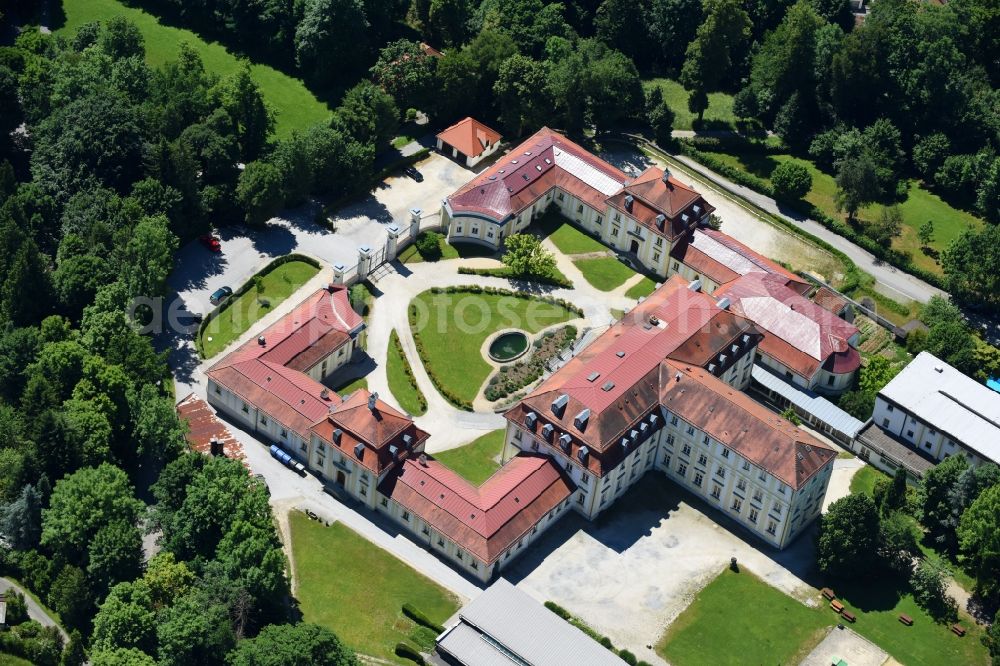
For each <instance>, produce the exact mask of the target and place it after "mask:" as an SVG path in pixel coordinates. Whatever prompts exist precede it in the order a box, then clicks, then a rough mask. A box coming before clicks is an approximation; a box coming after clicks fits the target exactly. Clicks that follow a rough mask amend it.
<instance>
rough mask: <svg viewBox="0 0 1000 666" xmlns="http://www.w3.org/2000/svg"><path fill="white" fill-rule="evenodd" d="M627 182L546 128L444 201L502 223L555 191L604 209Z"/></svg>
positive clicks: (617, 173) (576, 146)
mask: <svg viewBox="0 0 1000 666" xmlns="http://www.w3.org/2000/svg"><path fill="white" fill-rule="evenodd" d="M627 180H628V177H627V176H626V175H625V174H624V173H623V172H621V171H620V170H618V169H616V168H615V167H613V166H611V165H610V164H608V163H607V162H605V161H604V160H602V159H600V158H598V157H596V156H595V155H592V154H591V153H590V152H588V151H586V150H584V149H583V148H581V147H580V146H578V145H577V144H575V143H573V142H572V141H570V140H569V139H567V138H566V137H564V136H562V135H561V134H559V133H557V132H553V131H552V130H550V129H549V128H547V127H543V128H542V129H540V130H538V132H536V133H535V134H534V135H532V136H531V137H530V138H528V139H527V140H526V141H524V143H522V144H521V145H519V146H518V147H517V148H514V149H513V150H511V151H510V152H509V153H508V154H507V155H505V156H504V157H503V158H502V159H500V160H499V161H497V163H496V164H494V165H493V166H492V167H490V168H489V169H487V170H486V171H484V172H483V173H481V174H479V175H478V176H476V177H475V178H473V179H472V180H470V181H469V182H468V183H466V184H465V185H463V186H462V187H461V188H459V189H458V190H457V191H456V192H455V193H454V194H452V195H451V196H450V197H448V202H449V204H450V205H451V208H452V210H453V211H455V212H459V213H461V212H465V213H478V214H481V215H485V216H488V217H490V218H492V219H494V220H497V221H498V222H499V221H503V220H505V219H507V217H508V216H510V215H517V214H518V213H520V212H521V211H522V210H524V209H525V208H527V207H528V206H530V205H531V204H532V203H533V202H534V201H535V200H536V199H538V198H539V197H540V196H542V195H543V194H545V192H547V191H549V190H550V189H552V188H553V187H559V188H560V189H563V190H565V191H566V192H569V193H570V194H572V195H573V196H576V197H578V198H579V199H581V200H582V201H584V202H585V203H587V204H588V205H589V206H591V207H593V208H596V209H603V208H604V205H605V200H606V198H607V197H608V196H610V195H612V194H614V193H615V192H617V191H618V190H620V189H621V187H622V185H623V184H624V183H625V182H626V181H627Z"/></svg>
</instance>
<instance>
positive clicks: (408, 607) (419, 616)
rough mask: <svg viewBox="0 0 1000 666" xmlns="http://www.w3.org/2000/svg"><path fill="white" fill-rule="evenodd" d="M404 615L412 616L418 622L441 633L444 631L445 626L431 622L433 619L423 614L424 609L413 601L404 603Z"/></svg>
mask: <svg viewBox="0 0 1000 666" xmlns="http://www.w3.org/2000/svg"><path fill="white" fill-rule="evenodd" d="M403 615H405V616H406V617H408V618H410V619H411V620H413V621H414V622H416V623H417V624H419V625H421V626H424V627H427V628H428V629H431V630H433V631H435V632H437V633H439V634H440V633H442V632H443V631H444V627H442V626H441V625H440V624H436V623H434V622H431V620H430V619H429V618H428V617H427V616H426V615H424V614H423V611H421V610H420V609H419V608H417V607H416V606H414V605H413V604H411V603H405V604H403Z"/></svg>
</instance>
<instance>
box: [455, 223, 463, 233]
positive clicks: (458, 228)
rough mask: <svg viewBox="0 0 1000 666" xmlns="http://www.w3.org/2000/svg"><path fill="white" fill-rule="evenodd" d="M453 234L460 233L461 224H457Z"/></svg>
mask: <svg viewBox="0 0 1000 666" xmlns="http://www.w3.org/2000/svg"><path fill="white" fill-rule="evenodd" d="M455 233H456V234H460V233H462V225H461V224H459V225H458V226H456V227H455Z"/></svg>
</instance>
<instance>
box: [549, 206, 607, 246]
mask: <svg viewBox="0 0 1000 666" xmlns="http://www.w3.org/2000/svg"><path fill="white" fill-rule="evenodd" d="M538 226H539V228H540V229H541V230H542V233H543V234H544V235H545V236H547V237H548V238H551V239H552V242H553V243H555V246H556V247H557V248H559V251H560V252H562V253H563V254H584V253H587V252H606V251H607V250H608V247H607V246H606V245H604V244H603V243H601V242H600V241H599V240H597V239H596V238H594V237H593V236H590V235H588V234H586V233H584V232H583V231H582V230H580V229H579V228H578V227H575V226H573V225H572V224H571V223H570V222H569V220H567V219H566V218H565V217H563V216H562V215H560V214H559V213H556V212H553V213H546V214H545V215H544V216H543V217H542V218H541V219H540V220H539V221H538Z"/></svg>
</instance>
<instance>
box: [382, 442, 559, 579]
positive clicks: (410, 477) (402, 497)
mask: <svg viewBox="0 0 1000 666" xmlns="http://www.w3.org/2000/svg"><path fill="white" fill-rule="evenodd" d="M574 490H575V487H574V485H573V482H572V481H570V480H569V478H567V477H566V476H565V474H563V472H562V470H561V469H560V468H559V466H558V465H556V464H555V463H554V462H553V461H552V460H551V459H550V458H549V457H547V456H539V455H529V454H521V455H518V456H516V457H515V458H513V459H511V460H510V461H508V462H507V464H506V465H504V466H503V467H501V468H500V469H499V470H498V471H497V472H496V473H495V474H494V475H493V476H491V477H490V478H489V479H487V480H486V482H485V483H483V485H481V486H479V487H478V488H477V487H475V486H473V485H472V484H470V483H469V482H468V481H466V480H465V479H463V478H461V477H460V476H458V475H457V474H455V473H454V472H452V471H451V470H449V469H448V468H447V467H445V466H444V465H442V464H441V463H439V462H437V461H435V460H432V459H428V460H426V461H425V463H421V462H417V461H414V460H407V461H406V462H405V463H403V465H402V466H401V468H400V471H399V473H398V474H396V473H393V474H390V475H389V476H388V477H387V478H386V480H385V481H383V483H382V484H381V485H380V486H379V491H380V492H381V493H382V494H383V495H386V496H388V497H390V498H392V499H393V500H394V501H396V502H398V503H399V504H400V505H402V506H403V507H404V508H405V509H407V510H408V511H410V512H411V513H413V514H414V515H416V516H419V517H420V518H422V519H423V520H424V521H426V522H427V523H428V524H429V525H430V526H431V527H433V528H434V529H435V530H437V531H438V532H440V533H441V534H443V535H444V536H445V537H447V538H448V539H451V540H452V541H454V542H455V543H457V544H458V545H459V546H460V547H461V548H462V549H464V550H466V551H468V552H469V553H472V555H474V556H475V557H476V558H477V559H479V560H480V561H483V562H486V563H487V564H490V563H492V562H494V561H496V560H497V559H498V558H499V557H500V556H501V555H503V553H504V551H506V550H507V549H508V548H510V547H511V546H512V545H513V544H514V543H515V542H517V540H518V539H520V538H522V537H523V536H524V535H525V534H527V533H528V532H529V531H530V530H531V528H532V527H533V526H535V525H536V524H537V523H538V522H539V521H540V520H542V519H543V518H544V517H545V515H546V514H547V513H549V512H550V511H552V510H553V509H555V508H556V507H557V506H559V504H560V503H561V502H563V501H564V500H566V499H567V498H568V497H569V496H570V495H571V494H572V493H573V491H574Z"/></svg>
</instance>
